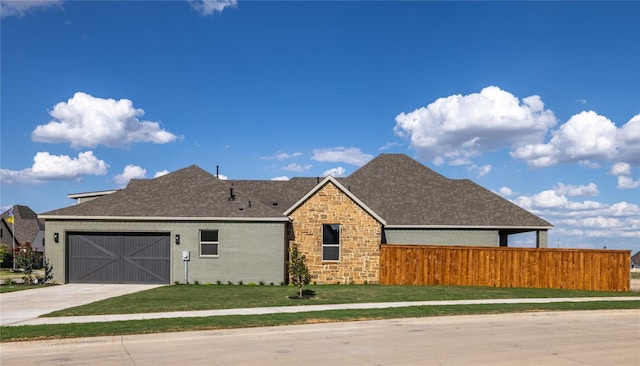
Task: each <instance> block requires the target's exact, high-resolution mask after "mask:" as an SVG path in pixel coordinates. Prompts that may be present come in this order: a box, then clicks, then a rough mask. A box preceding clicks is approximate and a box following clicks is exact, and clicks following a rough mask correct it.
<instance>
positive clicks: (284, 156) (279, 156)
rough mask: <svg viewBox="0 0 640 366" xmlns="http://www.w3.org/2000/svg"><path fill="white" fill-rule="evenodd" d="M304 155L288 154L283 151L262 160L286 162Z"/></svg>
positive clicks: (299, 153)
mask: <svg viewBox="0 0 640 366" xmlns="http://www.w3.org/2000/svg"><path fill="white" fill-rule="evenodd" d="M301 155H302V153H301V152H294V153H292V154H288V153H285V152H282V151H278V152H277V153H276V154H275V155H274V156H263V157H261V158H260V159H262V160H286V159H292V158H296V157H298V156H301Z"/></svg>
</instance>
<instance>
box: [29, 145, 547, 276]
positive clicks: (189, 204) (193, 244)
mask: <svg viewBox="0 0 640 366" xmlns="http://www.w3.org/2000/svg"><path fill="white" fill-rule="evenodd" d="M84 196H85V195H83V194H76V195H72V196H70V197H73V198H76V199H82V198H84ZM86 196H87V197H91V199H88V200H87V199H85V200H83V201H82V202H81V203H78V204H76V205H73V206H69V207H66V208H61V209H58V210H54V211H50V212H47V213H44V214H41V215H40V218H42V219H44V220H45V221H46V227H47V233H46V238H47V239H46V241H47V257H48V258H49V260H50V261H51V263H52V265H53V267H54V279H55V280H56V281H58V282H106V283H109V282H112V283H113V282H114V283H167V284H168V283H173V282H183V281H185V280H188V281H195V280H197V281H199V282H201V283H204V282H216V281H223V282H226V281H232V282H234V283H235V282H239V281H243V282H244V283H248V282H256V283H257V282H259V281H263V282H265V283H270V282H273V283H280V282H283V281H287V272H286V261H287V253H288V247H289V246H290V245H291V244H293V243H296V244H298V245H299V247H300V250H301V251H302V253H303V254H305V256H306V263H307V266H308V267H309V270H310V273H311V275H312V281H315V282H317V283H337V282H341V283H364V282H365V281H366V282H368V283H377V282H378V281H379V266H380V261H379V259H380V246H381V245H382V244H388V245H393V244H437V245H465V246H469V245H471V246H508V237H509V235H512V234H517V233H524V232H535V233H537V235H536V239H537V246H538V247H546V246H547V231H548V229H550V228H551V227H552V225H551V224H550V223H549V222H547V221H545V220H543V219H541V218H539V217H537V216H535V215H533V214H532V213H530V212H528V211H526V210H524V209H522V208H520V207H519V206H517V205H515V204H513V203H511V202H510V201H508V200H505V199H503V198H501V197H500V196H498V195H496V194H494V193H493V192H491V191H489V190H487V189H485V188H483V187H481V186H479V185H477V184H475V183H473V182H472V181H470V180H452V179H448V178H446V177H444V176H442V175H440V174H438V173H436V172H434V171H433V170H431V169H429V168H427V167H425V166H424V165H422V164H420V163H419V162H417V161H415V160H413V159H411V158H409V157H408V156H406V155H402V154H382V155H379V156H378V157H376V158H375V159H373V160H372V161H370V162H369V163H368V164H366V165H364V166H362V167H361V168H360V169H358V170H357V171H355V172H354V173H353V174H351V175H350V176H348V177H346V178H335V177H332V176H328V177H325V178H293V179H291V180H288V181H265V180H220V179H218V178H217V177H216V176H215V175H212V174H210V173H209V172H207V171H205V170H203V169H201V168H199V167H197V166H190V167H187V168H184V169H181V170H178V171H175V172H173V173H170V174H167V175H164V176H161V177H158V178H154V179H149V180H132V181H131V182H130V183H129V185H128V186H127V187H126V188H124V189H121V190H117V191H113V192H111V191H103V192H102V193H101V194H91V193H87V194H86Z"/></svg>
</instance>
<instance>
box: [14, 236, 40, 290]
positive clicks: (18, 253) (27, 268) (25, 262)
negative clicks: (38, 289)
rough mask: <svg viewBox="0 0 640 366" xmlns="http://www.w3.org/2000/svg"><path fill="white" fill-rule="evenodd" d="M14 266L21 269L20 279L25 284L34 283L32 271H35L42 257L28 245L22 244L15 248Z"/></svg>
mask: <svg viewBox="0 0 640 366" xmlns="http://www.w3.org/2000/svg"><path fill="white" fill-rule="evenodd" d="M13 256H14V260H15V263H16V266H18V267H20V268H22V272H23V273H24V276H23V277H22V279H23V280H24V283H25V284H31V283H33V282H34V279H35V278H34V277H33V270H34V269H36V267H37V266H38V264H39V263H40V258H41V257H42V255H41V254H40V253H38V252H36V251H34V250H33V248H32V247H31V244H30V243H28V242H27V243H24V244H23V245H21V246H19V247H17V248H16V249H15V250H14V253H13Z"/></svg>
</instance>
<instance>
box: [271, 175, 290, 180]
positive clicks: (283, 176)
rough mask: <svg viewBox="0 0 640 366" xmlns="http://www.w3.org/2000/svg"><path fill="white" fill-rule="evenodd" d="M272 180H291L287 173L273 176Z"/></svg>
mask: <svg viewBox="0 0 640 366" xmlns="http://www.w3.org/2000/svg"><path fill="white" fill-rule="evenodd" d="M271 180H289V177H287V176H286V175H281V176H279V177H273V178H271Z"/></svg>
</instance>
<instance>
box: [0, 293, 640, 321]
mask: <svg viewBox="0 0 640 366" xmlns="http://www.w3.org/2000/svg"><path fill="white" fill-rule="evenodd" d="M591 301H640V297H636V296H633V297H628V296H626V297H580V298H524V299H480V300H440V301H411V302H380V303H359V304H327V305H299V306H279V307H261V308H240V309H220V310H200V311H177V312H165V313H139V314H112V315H94V316H68V317H57V318H35V319H29V320H22V321H16V322H12V323H10V324H3V325H7V326H18V325H41V324H71V323H91V322H114V321H127V320H144V319H160V318H192V317H207V316H225V315H260V314H276V313H301V312H315V311H327V310H352V309H382V308H398V307H408V306H443V305H480V304H548V303H559V302H591Z"/></svg>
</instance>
